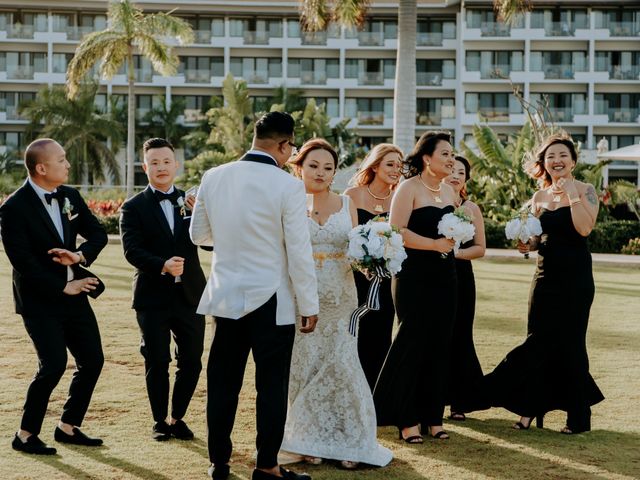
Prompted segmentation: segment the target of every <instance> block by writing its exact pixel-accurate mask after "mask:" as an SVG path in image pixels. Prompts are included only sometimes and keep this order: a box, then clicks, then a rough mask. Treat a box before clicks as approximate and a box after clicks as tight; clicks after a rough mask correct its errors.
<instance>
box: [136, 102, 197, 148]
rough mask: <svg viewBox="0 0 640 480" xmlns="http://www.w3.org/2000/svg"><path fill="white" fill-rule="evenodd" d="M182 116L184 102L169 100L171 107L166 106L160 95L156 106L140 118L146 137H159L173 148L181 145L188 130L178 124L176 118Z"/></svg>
mask: <svg viewBox="0 0 640 480" xmlns="http://www.w3.org/2000/svg"><path fill="white" fill-rule="evenodd" d="M183 114H184V100H183V99H181V98H175V99H171V105H167V101H166V98H165V96H164V95H160V97H159V98H158V102H157V105H156V106H154V107H152V108H151V110H149V111H148V112H147V113H146V114H145V115H144V116H143V117H142V118H141V121H142V122H144V123H145V124H146V125H145V130H146V133H147V135H146V136H147V137H161V138H164V139H165V140H168V141H169V142H171V143H172V144H173V145H174V146H175V147H178V146H179V145H181V144H182V137H184V136H185V135H186V134H187V132H188V131H189V129H188V128H187V127H185V126H184V125H182V124H181V123H180V122H178V117H180V116H181V115H183Z"/></svg>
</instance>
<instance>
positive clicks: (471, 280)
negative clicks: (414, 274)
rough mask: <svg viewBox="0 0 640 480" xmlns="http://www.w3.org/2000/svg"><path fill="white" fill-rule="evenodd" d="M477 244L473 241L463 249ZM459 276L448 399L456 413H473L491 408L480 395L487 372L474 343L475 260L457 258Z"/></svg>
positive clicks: (462, 246)
mask: <svg viewBox="0 0 640 480" xmlns="http://www.w3.org/2000/svg"><path fill="white" fill-rule="evenodd" d="M472 245H473V240H470V241H468V242H467V243H463V244H462V245H461V246H460V248H468V247H470V246H472ZM456 273H457V275H458V308H457V311H456V320H455V323H454V326H453V337H452V339H451V364H450V372H449V396H448V402H447V403H449V404H450V405H451V411H452V412H458V413H463V412H469V411H473V410H483V409H486V408H489V407H490V405H489V402H488V401H487V400H486V398H485V397H482V396H481V395H479V394H478V386H479V385H480V384H481V383H482V379H483V374H482V367H481V366H480V361H479V360H478V355H477V354H476V348H475V346H474V344H473V320H474V317H475V313H476V282H475V277H474V276H473V267H472V265H471V260H461V259H458V258H456Z"/></svg>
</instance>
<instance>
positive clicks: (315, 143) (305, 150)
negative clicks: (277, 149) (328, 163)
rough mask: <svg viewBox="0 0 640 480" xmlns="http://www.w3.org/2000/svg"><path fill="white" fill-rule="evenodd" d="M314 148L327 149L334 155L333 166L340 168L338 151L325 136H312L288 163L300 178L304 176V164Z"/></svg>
mask: <svg viewBox="0 0 640 480" xmlns="http://www.w3.org/2000/svg"><path fill="white" fill-rule="evenodd" d="M314 150H326V151H327V152H329V153H330V154H331V156H332V157H333V166H334V168H335V169H336V170H338V153H337V152H336V151H335V149H334V148H333V147H332V146H331V144H330V143H329V142H327V141H326V140H325V139H324V138H312V139H311V140H308V141H306V142H305V143H304V145H302V147H301V148H300V150H299V151H298V153H297V154H296V156H295V157H292V158H291V160H289V161H288V162H287V163H288V164H289V165H290V166H291V168H292V170H293V174H294V175H295V176H296V177H298V178H300V177H301V176H302V173H301V171H302V164H303V163H304V161H305V159H306V158H307V156H308V155H309V153H311V152H313V151H314Z"/></svg>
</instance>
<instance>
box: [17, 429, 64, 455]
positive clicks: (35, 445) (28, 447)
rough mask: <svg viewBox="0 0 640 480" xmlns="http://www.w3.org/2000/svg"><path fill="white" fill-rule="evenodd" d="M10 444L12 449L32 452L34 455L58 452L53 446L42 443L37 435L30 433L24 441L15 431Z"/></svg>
mask: <svg viewBox="0 0 640 480" xmlns="http://www.w3.org/2000/svg"><path fill="white" fill-rule="evenodd" d="M11 446H12V447H13V449H14V450H18V451H19V452H24V453H32V454H34V455H55V454H56V453H58V451H57V450H56V449H55V448H53V447H50V446H49V445H47V444H46V443H44V442H43V441H42V440H40V439H39V438H38V436H37V435H31V436H30V437H29V438H27V441H26V442H23V441H22V440H20V437H18V434H17V433H16V435H15V437H13V441H12V442H11Z"/></svg>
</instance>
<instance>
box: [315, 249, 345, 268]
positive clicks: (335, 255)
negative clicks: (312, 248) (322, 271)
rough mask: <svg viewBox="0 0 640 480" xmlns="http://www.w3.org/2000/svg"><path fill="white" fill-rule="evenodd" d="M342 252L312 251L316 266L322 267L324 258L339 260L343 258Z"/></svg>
mask: <svg viewBox="0 0 640 480" xmlns="http://www.w3.org/2000/svg"><path fill="white" fill-rule="evenodd" d="M344 257H345V255H344V252H330V253H328V252H314V253H313V259H314V260H315V261H316V266H317V267H318V268H322V266H323V265H324V261H325V260H340V259H342V258H344Z"/></svg>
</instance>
